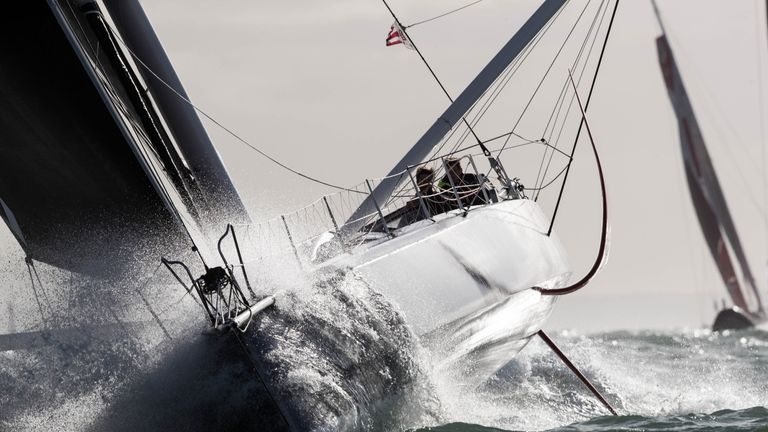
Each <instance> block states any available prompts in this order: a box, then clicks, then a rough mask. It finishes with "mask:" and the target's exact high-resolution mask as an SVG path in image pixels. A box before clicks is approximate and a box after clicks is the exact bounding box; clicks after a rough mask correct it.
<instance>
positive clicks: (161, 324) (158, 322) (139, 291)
mask: <svg viewBox="0 0 768 432" xmlns="http://www.w3.org/2000/svg"><path fill="white" fill-rule="evenodd" d="M162 265H163V263H162V262H160V264H158V265H157V267H155V270H154V271H153V272H152V274H150V275H149V277H147V279H146V280H145V281H144V283H143V284H142V285H141V286H139V287H137V288H135V290H136V294H138V295H139V297H140V298H141V301H142V302H144V305H145V306H146V307H147V309H148V310H149V313H150V314H151V315H152V318H154V320H155V322H157V325H158V327H160V330H162V331H163V334H164V335H165V337H167V338H168V340H171V339H173V337H171V334H170V333H169V332H168V329H166V328H165V325H163V322H162V321H160V317H159V316H158V315H157V313H155V310H154V309H152V305H151V304H150V303H149V301H147V299H146V297H144V293H142V290H143V289H144V288H146V287H147V285H149V282H150V281H151V280H152V279H153V278H154V277H155V274H157V271H158V270H160V267H162Z"/></svg>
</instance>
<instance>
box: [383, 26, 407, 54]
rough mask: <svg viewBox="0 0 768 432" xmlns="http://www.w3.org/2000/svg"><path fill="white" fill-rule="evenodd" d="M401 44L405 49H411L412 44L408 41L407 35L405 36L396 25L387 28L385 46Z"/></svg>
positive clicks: (403, 31) (401, 29)
mask: <svg viewBox="0 0 768 432" xmlns="http://www.w3.org/2000/svg"><path fill="white" fill-rule="evenodd" d="M399 44H403V45H404V46H406V47H407V48H410V49H413V44H412V43H411V41H410V40H408V35H406V34H405V30H403V28H402V27H400V26H399V25H398V24H397V23H394V24H392V27H390V28H389V34H387V46H392V45H399Z"/></svg>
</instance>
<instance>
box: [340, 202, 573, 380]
mask: <svg viewBox="0 0 768 432" xmlns="http://www.w3.org/2000/svg"><path fill="white" fill-rule="evenodd" d="M457 213H459V212H458V211H454V212H452V214H447V215H440V216H438V217H436V218H435V222H432V221H428V220H425V221H420V222H417V223H415V224H413V225H410V226H408V227H405V228H403V229H401V230H398V231H395V232H394V234H395V238H393V239H384V238H382V239H381V240H380V241H376V242H371V243H370V244H367V245H364V246H360V247H358V248H357V249H355V250H354V252H353V253H351V254H345V255H343V256H340V257H338V258H336V259H333V260H331V261H330V262H328V263H327V264H331V265H337V266H338V265H341V266H345V267H352V268H354V269H355V270H356V271H357V272H358V273H360V274H361V275H362V276H363V277H364V278H365V279H366V281H368V282H369V283H371V284H372V285H373V286H374V288H375V289H376V290H378V291H379V292H381V293H382V294H384V296H385V297H387V299H388V300H389V301H391V302H392V303H394V304H395V305H396V306H397V307H398V308H399V309H400V311H401V312H402V313H403V314H404V316H405V319H406V322H407V323H408V324H409V326H410V327H411V328H412V329H413V331H414V332H416V333H417V334H419V335H421V336H426V337H425V340H426V341H427V343H429V344H430V345H432V346H431V348H433V351H434V350H437V351H441V355H443V356H444V357H443V358H445V359H446V361H457V360H460V359H461V358H462V357H466V356H470V355H471V356H473V358H472V359H473V362H474V363H476V366H478V367H479V369H481V370H483V371H485V372H487V373H492V372H493V371H495V370H496V369H497V368H498V367H500V366H502V365H503V364H504V363H505V362H506V361H508V360H509V359H510V358H511V357H513V356H514V355H515V354H516V353H517V351H519V350H520V349H522V348H523V347H524V346H525V343H527V340H528V338H530V337H531V336H532V335H533V334H535V333H536V332H537V331H538V330H539V329H541V326H542V325H543V323H544V322H545V321H546V319H547V318H548V317H549V314H550V312H551V309H552V306H553V303H554V298H553V297H550V296H542V295H541V294H540V293H539V292H538V291H535V290H532V289H530V288H531V287H533V286H543V287H549V288H552V287H560V286H563V285H564V284H565V282H566V281H567V279H568V277H569V276H570V271H569V268H568V264H567V260H566V256H565V252H564V250H563V248H562V245H561V244H560V242H559V241H558V240H557V239H556V238H554V237H548V236H547V235H546V232H547V228H548V222H549V221H548V220H547V218H546V217H545V216H544V214H543V213H542V211H541V209H540V208H539V206H538V205H537V204H536V203H535V202H533V201H530V200H525V199H521V200H509V201H503V202H500V203H497V204H493V205H489V206H485V207H478V208H473V209H472V210H471V211H469V212H468V213H467V215H466V216H464V217H462V216H460V215H458V216H457V215H456V214H457ZM441 347H450V349H447V350H444V349H442V348H441Z"/></svg>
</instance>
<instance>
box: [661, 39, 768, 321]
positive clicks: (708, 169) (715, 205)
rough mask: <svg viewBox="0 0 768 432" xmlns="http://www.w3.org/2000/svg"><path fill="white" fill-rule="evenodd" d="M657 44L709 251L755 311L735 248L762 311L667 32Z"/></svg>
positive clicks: (734, 293)
mask: <svg viewBox="0 0 768 432" xmlns="http://www.w3.org/2000/svg"><path fill="white" fill-rule="evenodd" d="M656 47H657V49H658V54H659V63H660V64H661V69H662V72H663V75H664V82H665V84H666V87H667V92H668V94H669V98H670V100H671V101H672V106H673V108H674V110H675V113H676V115H677V121H678V129H679V133H680V145H681V148H682V152H683V161H684V164H685V174H686V178H687V180H688V187H689V189H690V192H691V199H692V200H693V205H694V207H695V209H696V214H697V216H698V218H699V224H700V225H701V229H702V231H703V233H704V237H705V238H706V241H707V245H708V246H709V252H710V253H711V254H712V258H713V259H714V260H715V263H716V264H717V267H718V269H719V271H720V275H721V276H722V278H723V282H724V283H725V285H726V287H727V289H728V293H729V294H730V296H731V299H732V300H733V303H734V305H736V306H738V307H740V308H742V309H743V310H745V311H755V308H751V307H749V302H748V301H747V299H746V296H745V295H744V291H743V290H742V285H741V284H740V282H739V278H738V277H737V273H736V270H735V268H734V265H733V262H732V260H731V252H730V251H732V252H733V255H735V257H736V261H737V262H738V264H739V267H740V268H741V274H742V279H743V284H744V285H746V287H747V288H749V289H750V291H751V292H752V294H753V295H754V298H755V303H756V309H757V311H758V312H762V311H763V305H762V302H761V300H760V295H759V293H758V291H757V287H756V286H755V282H754V278H753V276H752V271H751V270H750V268H749V264H748V263H747V259H746V255H745V254H744V250H743V248H742V246H741V241H740V240H739V236H738V233H737V232H736V227H735V225H734V223H733V219H732V218H731V214H730V212H729V211H728V205H727V203H726V201H725V196H724V195H723V191H722V189H721V187H720V183H719V181H718V179H717V174H716V173H715V169H714V166H713V165H712V161H711V159H710V157H709V153H708V151H707V147H706V145H705V144H704V139H703V136H702V134H701V130H700V129H699V125H698V123H697V121H696V117H695V115H694V112H693V107H692V106H691V102H690V100H689V99H688V94H687V93H686V91H685V86H684V85H683V82H682V79H681V76H680V72H679V70H678V68H677V65H676V64H675V59H674V57H673V56H672V50H671V48H670V46H669V43H668V42H667V38H666V36H665V35H662V36H660V37H659V38H658V39H656ZM726 239H727V241H728V244H729V245H730V251H729V247H728V245H726Z"/></svg>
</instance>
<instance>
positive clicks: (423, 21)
mask: <svg viewBox="0 0 768 432" xmlns="http://www.w3.org/2000/svg"><path fill="white" fill-rule="evenodd" d="M481 1H483V0H475V1H473V2H472V3H468V4H465V5H464V6H461V7H459V8H456V9H453V10H450V11H448V12H445V13H442V14H440V15H437V16H434V17H432V18H427V19H425V20H422V21H418V22H415V23H413V24H411V25H409V26H405V27H403V30H405V29H406V28H409V27H416V26H417V25H421V24H425V23H428V22H430V21H434V20H436V19H440V18H442V17H444V16H448V15H450V14H452V13H455V12H458V11H460V10H462V9H466V8H468V7H470V6H474V5H476V4H478V3H480V2H481Z"/></svg>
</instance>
